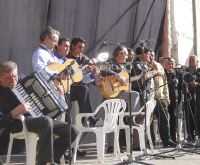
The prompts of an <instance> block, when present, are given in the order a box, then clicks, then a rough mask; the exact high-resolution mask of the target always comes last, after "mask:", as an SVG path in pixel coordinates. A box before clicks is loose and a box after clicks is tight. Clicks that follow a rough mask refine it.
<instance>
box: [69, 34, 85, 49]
mask: <svg viewBox="0 0 200 165" xmlns="http://www.w3.org/2000/svg"><path fill="white" fill-rule="evenodd" d="M79 42H81V43H84V44H86V40H85V39H83V38H81V37H74V38H72V40H71V43H70V45H71V46H70V48H71V47H72V46H75V45H76V44H77V43H79Z"/></svg>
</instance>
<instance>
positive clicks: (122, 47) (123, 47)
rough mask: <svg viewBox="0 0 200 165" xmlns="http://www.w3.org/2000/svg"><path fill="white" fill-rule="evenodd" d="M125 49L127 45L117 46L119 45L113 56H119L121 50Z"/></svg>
mask: <svg viewBox="0 0 200 165" xmlns="http://www.w3.org/2000/svg"><path fill="white" fill-rule="evenodd" d="M124 49H127V48H126V47H125V46H123V45H119V46H117V47H116V48H115V49H114V51H113V53H112V56H113V58H115V57H117V56H118V53H119V52H120V51H122V50H124ZM127 51H128V50H127Z"/></svg>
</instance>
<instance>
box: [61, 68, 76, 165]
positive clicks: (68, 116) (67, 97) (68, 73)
mask: <svg viewBox="0 0 200 165" xmlns="http://www.w3.org/2000/svg"><path fill="white" fill-rule="evenodd" d="M71 65H73V64H71ZM71 65H70V66H71ZM70 66H66V67H65V69H64V70H63V71H62V72H63V73H64V74H65V75H66V76H67V78H66V80H67V86H66V88H67V89H68V91H67V93H65V94H64V99H65V102H66V104H67V105H68V109H67V110H66V115H65V121H66V122H67V124H68V125H69V126H68V128H69V130H68V132H69V146H68V147H69V149H68V150H69V151H68V155H67V156H66V155H65V154H64V160H65V161H66V159H67V158H68V163H69V165H71V163H72V148H71V128H72V118H71V109H72V103H71V98H70V83H69V82H70V76H71V74H72V73H71V72H72V69H71V67H70ZM62 72H61V73H62ZM62 85H63V84H62ZM63 87H64V85H63Z"/></svg>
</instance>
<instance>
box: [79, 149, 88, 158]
mask: <svg viewBox="0 0 200 165" xmlns="http://www.w3.org/2000/svg"><path fill="white" fill-rule="evenodd" d="M86 154H87V153H86V151H80V150H77V156H80V157H84V156H85V155H86Z"/></svg>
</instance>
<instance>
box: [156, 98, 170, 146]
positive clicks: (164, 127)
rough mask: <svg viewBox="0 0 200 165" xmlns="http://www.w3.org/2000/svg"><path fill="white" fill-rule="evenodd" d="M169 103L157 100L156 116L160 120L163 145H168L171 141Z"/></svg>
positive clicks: (159, 125)
mask: <svg viewBox="0 0 200 165" xmlns="http://www.w3.org/2000/svg"><path fill="white" fill-rule="evenodd" d="M167 106H168V105H167V101H165V100H157V104H156V107H155V110H154V114H155V115H156V117H157V119H158V128H159V132H160V137H161V139H162V142H163V144H164V145H165V144H168V142H169V140H170V128H169V117H168V116H169V115H168V109H167Z"/></svg>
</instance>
